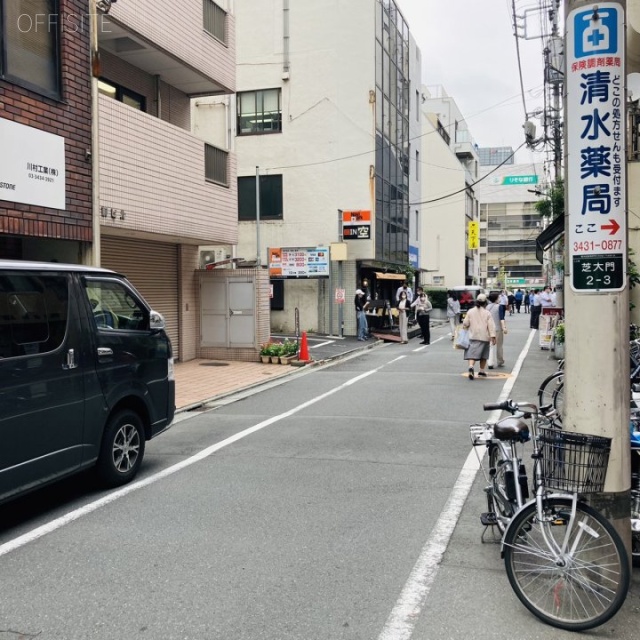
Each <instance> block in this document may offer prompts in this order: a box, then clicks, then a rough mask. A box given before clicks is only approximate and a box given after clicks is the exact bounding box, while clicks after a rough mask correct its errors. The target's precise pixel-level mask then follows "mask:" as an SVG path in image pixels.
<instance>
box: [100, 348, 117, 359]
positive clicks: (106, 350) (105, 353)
mask: <svg viewBox="0 0 640 640" xmlns="http://www.w3.org/2000/svg"><path fill="white" fill-rule="evenodd" d="M112 355H113V349H109V347H98V358H104V357H106V356H112Z"/></svg>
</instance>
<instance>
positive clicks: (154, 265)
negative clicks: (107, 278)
mask: <svg viewBox="0 0 640 640" xmlns="http://www.w3.org/2000/svg"><path fill="white" fill-rule="evenodd" d="M101 244H102V247H101V253H102V260H101V262H102V266H103V267H105V268H106V269H113V270H114V271H118V272H119V273H122V274H124V275H125V276H127V278H128V279H129V280H130V281H131V282H132V283H133V286H134V287H135V288H136V289H137V290H138V291H140V293H141V294H142V295H143V296H144V297H145V299H146V301H147V302H148V303H149V305H150V306H151V308H152V309H154V310H155V311H159V312H160V313H161V314H162V315H163V316H164V319H165V322H166V325H167V328H166V331H167V334H168V335H169V337H170V338H171V344H172V346H173V355H174V357H175V358H176V359H178V358H179V357H180V343H179V339H178V247H177V245H175V244H165V243H161V242H149V241H146V240H129V239H126V238H115V237H108V236H102V239H101Z"/></svg>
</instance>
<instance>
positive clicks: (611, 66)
mask: <svg viewBox="0 0 640 640" xmlns="http://www.w3.org/2000/svg"><path fill="white" fill-rule="evenodd" d="M566 54H567V67H566V88H567V113H566V129H567V137H566V140H567V153H568V155H567V158H568V159H567V171H568V196H569V199H568V207H569V221H568V223H569V229H568V239H569V247H568V249H569V256H570V268H571V288H572V289H573V290H574V291H576V292H581V293H589V292H592V293H597V292H601V291H622V290H623V289H624V288H625V287H626V280H627V278H626V271H627V264H626V263H627V259H626V256H627V229H626V226H627V225H626V165H625V162H626V160H625V137H626V136H625V126H626V119H625V70H624V63H625V51H624V11H623V9H622V5H620V4H618V3H614V2H604V3H598V4H593V5H592V6H591V7H589V6H587V7H584V6H583V7H581V8H580V9H576V10H574V11H572V12H570V13H569V15H568V17H567V45H566Z"/></svg>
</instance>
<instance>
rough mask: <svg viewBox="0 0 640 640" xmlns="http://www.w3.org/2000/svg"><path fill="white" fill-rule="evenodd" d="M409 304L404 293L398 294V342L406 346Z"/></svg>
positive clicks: (407, 340)
mask: <svg viewBox="0 0 640 640" xmlns="http://www.w3.org/2000/svg"><path fill="white" fill-rule="evenodd" d="M409 308H410V303H409V298H408V296H407V292H406V291H401V292H400V298H399V299H398V328H399V330H400V342H402V344H407V342H409V336H408V333H407V330H408V328H409V319H408V317H407V312H408V311H409Z"/></svg>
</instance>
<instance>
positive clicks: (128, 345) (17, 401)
mask: <svg viewBox="0 0 640 640" xmlns="http://www.w3.org/2000/svg"><path fill="white" fill-rule="evenodd" d="M174 412H175V380H174V375H173V355H172V351H171V342H170V340H169V338H168V336H167V335H166V333H165V332H164V320H163V318H162V316H161V315H160V314H159V313H156V312H155V311H153V310H151V309H150V308H149V306H148V305H147V303H146V302H145V301H144V299H143V298H142V296H141V295H140V294H139V293H138V292H137V291H136V290H135V289H134V287H133V286H132V285H131V284H130V283H129V282H128V281H127V280H126V278H125V277H124V276H122V275H119V274H117V273H115V272H113V271H108V270H107V269H99V268H95V267H87V266H81V265H63V264H56V263H36V262H25V261H8V260H0V502H4V501H6V500H9V499H11V498H13V497H16V496H17V495H19V494H22V493H25V492H27V491H31V490H33V489H36V488H39V487H40V486H42V485H44V484H46V483H49V482H52V481H54V480H57V479H59V478H62V477H63V476H67V475H70V474H72V473H76V472H78V471H80V470H82V469H86V468H88V467H91V466H95V467H96V469H97V472H98V475H99V477H100V479H101V481H102V483H103V484H104V485H105V486H109V487H115V486H118V485H121V484H124V483H126V482H128V481H130V480H131V479H132V478H133V477H134V476H135V475H136V473H137V472H138V469H139V468H140V464H141V463H142V458H143V456H144V449H145V441H146V440H149V439H151V438H153V437H155V436H157V435H158V434H159V433H162V431H164V430H165V429H167V428H168V427H169V425H170V424H171V422H172V420H173V416H174Z"/></svg>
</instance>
